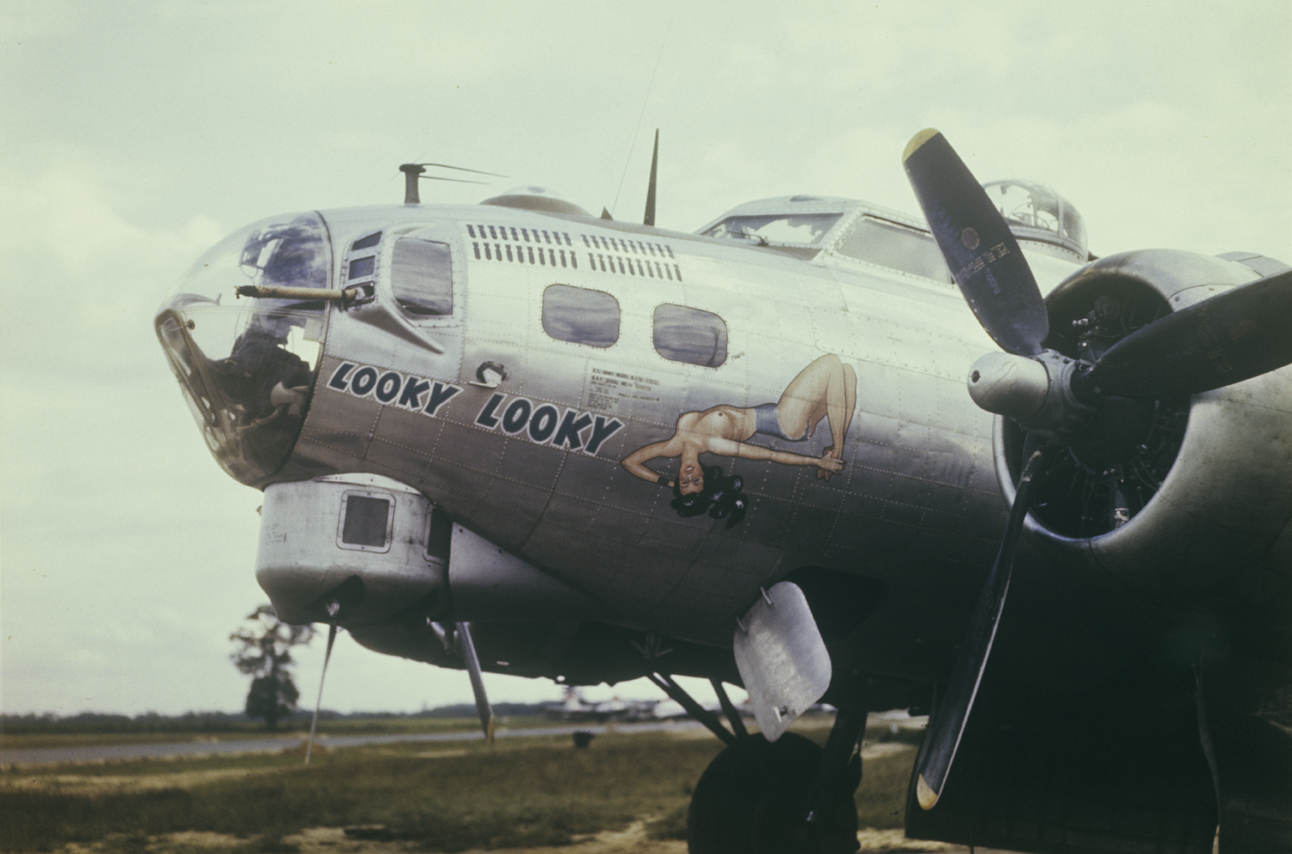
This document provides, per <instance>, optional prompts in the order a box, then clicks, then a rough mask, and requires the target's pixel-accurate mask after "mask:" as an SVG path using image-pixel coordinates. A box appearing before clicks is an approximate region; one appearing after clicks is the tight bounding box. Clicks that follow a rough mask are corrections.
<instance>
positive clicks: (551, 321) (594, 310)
mask: <svg viewBox="0 0 1292 854" xmlns="http://www.w3.org/2000/svg"><path fill="white" fill-rule="evenodd" d="M619 314H620V312H619V300H617V299H615V298H614V297H613V296H611V295H610V294H608V293H606V292H605V291H594V290H590V289H588V288H576V287H573V286H571V285H548V286H547V288H546V289H545V290H544V291H543V331H544V332H546V333H547V334H548V335H550V336H552V337H553V338H555V339H556V340H557V341H570V342H572V343H574V344H585V345H587V346H588V347H602V348H604V347H609V346H611V345H613V344H614V343H615V342H616V341H618V340H619Z"/></svg>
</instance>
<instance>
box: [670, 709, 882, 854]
mask: <svg viewBox="0 0 1292 854" xmlns="http://www.w3.org/2000/svg"><path fill="white" fill-rule="evenodd" d="M820 764H821V748H820V747H818V746H817V745H816V744H815V743H813V742H811V741H809V740H808V739H806V738H804V737H803V736H801V735H797V734H795V733H786V734H785V735H783V736H781V737H780V739H778V740H777V741H776V742H775V743H774V744H773V743H769V742H768V741H767V740H766V739H765V738H763V736H762V735H755V736H751V737H749V738H743V739H740V740H739V741H737V742H736V743H735V744H733V745H731V746H730V747H728V748H727V749H725V750H723V751H722V752H721V753H719V754H718V755H717V756H716V757H715V758H714V760H713V762H711V763H709V767H708V768H706V769H705V770H704V773H703V774H702V775H700V780H699V782H698V783H696V786H695V793H694V794H693V795H692V796H691V806H690V809H689V810H688V812H687V832H686V842H687V850H688V851H689V852H690V854H799V852H802V851H808V850H812V851H814V852H815V851H817V850H821V849H820V848H819V847H818V848H814V847H812V846H811V845H810V843H809V839H808V836H807V834H806V828H805V827H803V826H802V824H801V822H802V820H803V818H804V817H805V816H806V815H807V810H808V809H809V807H810V804H809V803H808V797H809V793H810V791H811V788H812V784H813V782H814V781H815V780H816V775H817V770H818V768H819V767H820ZM835 812H836V813H839V814H838V815H836V816H834V818H833V821H832V822H831V827H832V828H833V827H835V826H836V825H838V824H839V822H840V821H842V822H843V825H842V826H843V827H844V828H847V827H849V826H850V827H851V834H850V837H849V838H848V839H847V840H844V841H835V844H834V845H833V846H831V847H828V848H827V849H826V850H833V849H836V848H837V849H839V850H845V851H849V852H850V851H853V850H855V849H856V839H857V831H856V827H857V812H856V805H855V804H854V803H853V801H852V798H851V795H850V794H849V797H848V798H847V803H846V804H842V802H841V805H840V806H839V807H837V808H836V810H835ZM849 822H850V824H849ZM837 835H838V834H837V833H835V834H832V836H837ZM840 845H850V846H851V847H847V848H839V846H840Z"/></svg>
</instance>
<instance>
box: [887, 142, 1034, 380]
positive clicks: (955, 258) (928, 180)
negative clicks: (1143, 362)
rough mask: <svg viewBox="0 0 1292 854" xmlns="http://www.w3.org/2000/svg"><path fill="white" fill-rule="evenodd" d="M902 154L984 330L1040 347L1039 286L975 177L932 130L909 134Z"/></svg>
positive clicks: (1027, 351) (1006, 344)
mask: <svg viewBox="0 0 1292 854" xmlns="http://www.w3.org/2000/svg"><path fill="white" fill-rule="evenodd" d="M902 161H903V163H904V165H905V167H906V176H907V178H908V179H909V180H910V182H911V187H912V188H913V189H914V190H915V196H916V198H917V199H918V200H919V202H920V207H921V209H923V211H924V218H925V219H927V220H928V222H929V228H930V229H932V231H933V237H934V239H935V240H937V242H938V247H939V248H941V250H942V255H943V257H945V258H946V261H947V266H948V267H949V268H950V270H951V275H952V276H953V277H954V278H955V280H956V284H957V285H959V286H960V292H961V293H962V294H964V297H965V300H966V301H967V302H968V303H969V308H971V309H972V310H973V313H974V316H976V317H977V318H978V322H979V323H980V324H982V327H983V329H985V330H987V334H988V335H990V336H991V337H992V340H994V341H995V342H996V343H997V344H998V345H1000V348H1001V349H1002V350H1005V351H1006V352H1009V353H1013V354H1014V355H1016V356H1035V355H1036V354H1038V353H1040V352H1041V349H1042V347H1041V342H1043V341H1044V340H1045V337H1046V336H1047V335H1048V334H1049V332H1050V320H1049V317H1048V315H1047V314H1046V312H1045V303H1044V302H1043V301H1042V299H1041V291H1040V288H1038V287H1037V286H1036V279H1035V278H1034V277H1033V276H1032V270H1031V268H1030V267H1028V266H1027V260H1026V259H1025V258H1024V257H1023V253H1022V251H1020V250H1019V248H1018V241H1017V240H1015V239H1014V234H1013V232H1011V231H1010V230H1009V225H1008V224H1007V223H1006V222H1005V218H1004V217H1003V216H1001V213H1000V211H998V210H996V206H995V205H993V204H992V202H991V199H990V198H988V196H987V192H986V191H985V190H983V188H982V185H980V184H979V183H978V179H976V178H975V177H974V176H973V173H971V172H970V171H969V167H967V166H965V164H964V162H963V161H962V160H961V159H960V157H959V155H957V154H956V152H955V149H953V148H952V147H951V144H950V143H949V142H947V141H946V138H945V137H943V136H942V134H940V133H938V132H937V131H936V130H932V129H930V130H924V131H920V132H919V133H918V134H916V135H915V136H914V137H912V139H911V141H910V143H909V144H908V145H907V146H906V152H905V153H904V154H903V155H902Z"/></svg>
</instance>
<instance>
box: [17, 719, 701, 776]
mask: <svg viewBox="0 0 1292 854" xmlns="http://www.w3.org/2000/svg"><path fill="white" fill-rule="evenodd" d="M699 726H700V724H698V723H696V722H695V721H690V720H681V721H658V722H648V723H634V724H586V725H583V726H574V725H571V726H556V727H528V728H525V729H499V730H497V731H496V732H495V733H494V737H495V738H523V737H535V736H545V735H565V736H570V735H573V734H574V733H576V732H591V733H595V734H597V735H600V734H602V733H605V732H607V731H609V730H613V731H615V732H631V733H641V732H660V731H662V730H675V731H676V730H683V729H695V728H697V727H699ZM483 739H484V735H483V734H482V733H480V732H479V731H477V730H467V731H462V732H427V733H408V734H395V735H338V736H330V737H329V736H320V737H319V738H318V744H320V745H322V746H323V747H326V748H328V749H335V748H338V747H359V746H362V745H369V744H399V743H402V742H410V741H411V742H417V741H441V742H442V741H450V742H451V741H481V740H483ZM304 740H305V737H304V736H303V735H302V734H300V733H293V734H291V735H282V736H276V737H274V738H257V739H245V740H241V741H179V742H172V743H168V744H105V745H100V746H97V747H44V748H32V749H29V750H0V765H53V764H58V763H72V762H116V761H121V760H125V759H161V758H169V757H194V756H227V755H230V754H235V753H274V752H276V751H279V750H289V749H291V748H294V747H296V746H297V745H299V744H301V743H302V742H303V741H304Z"/></svg>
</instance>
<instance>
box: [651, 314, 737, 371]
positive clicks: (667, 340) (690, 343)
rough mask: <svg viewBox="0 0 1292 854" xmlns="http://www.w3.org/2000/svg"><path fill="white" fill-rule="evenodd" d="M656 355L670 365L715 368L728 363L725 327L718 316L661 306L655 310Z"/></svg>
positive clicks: (724, 323)
mask: <svg viewBox="0 0 1292 854" xmlns="http://www.w3.org/2000/svg"><path fill="white" fill-rule="evenodd" d="M653 328H654V333H653V334H654V339H655V352H657V353H659V354H660V355H661V356H663V357H664V358H665V359H668V360H669V361H671V362H686V363H687V364H690V365H700V366H702V367H706V368H716V367H718V366H719V365H721V364H722V363H723V362H725V361H727V324H726V322H725V321H723V319H722V318H721V317H718V315H716V314H714V313H712V312H709V311H702V310H700V309H698V308H688V307H687V306H684V305H671V304H669V303H665V304H664V305H661V306H657V307H656V308H655V318H654V327H653Z"/></svg>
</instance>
